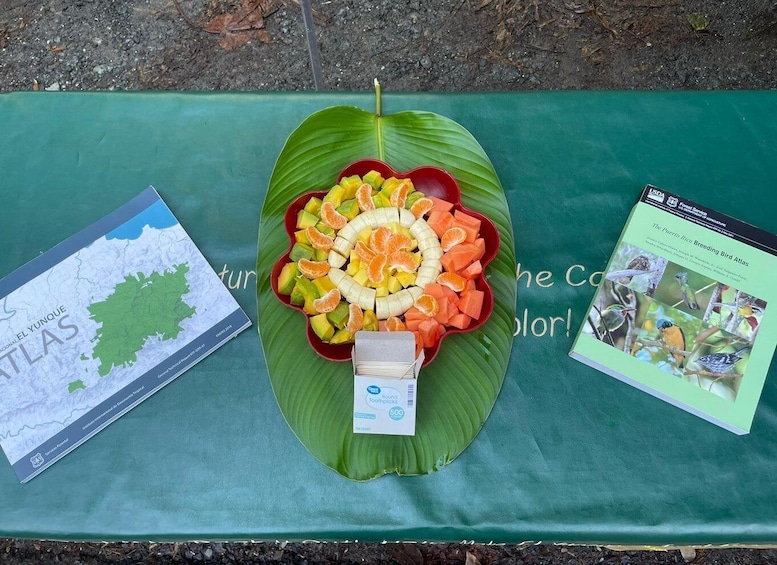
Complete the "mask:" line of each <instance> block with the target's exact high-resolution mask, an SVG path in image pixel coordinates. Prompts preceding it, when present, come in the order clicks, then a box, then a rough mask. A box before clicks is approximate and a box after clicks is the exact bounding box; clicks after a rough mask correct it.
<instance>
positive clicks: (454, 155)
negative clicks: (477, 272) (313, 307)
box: [256, 106, 516, 480]
mask: <svg viewBox="0 0 777 565" xmlns="http://www.w3.org/2000/svg"><path fill="white" fill-rule="evenodd" d="M363 158H376V159H380V160H382V161H385V162H387V163H388V164H389V165H391V166H392V167H393V168H394V169H395V170H397V171H407V170H410V169H412V168H415V167H417V166H421V165H433V166H438V167H441V168H443V169H446V170H447V171H448V172H449V173H451V174H452V175H453V177H454V178H455V179H456V180H457V181H458V183H459V186H460V188H461V194H462V203H463V204H464V205H465V206H467V207H470V208H472V209H475V210H478V211H480V212H482V213H484V214H485V215H487V216H489V217H490V218H491V219H492V220H493V221H494V223H495V224H496V226H497V228H498V229H499V233H500V237H501V245H500V250H499V253H498V254H497V256H496V258H495V259H494V260H493V261H492V262H491V264H490V266H489V268H488V271H487V276H488V277H489V283H490V285H491V288H492V290H493V292H494V299H495V305H494V310H493V313H492V314H491V316H490V318H489V319H488V321H487V322H486V323H485V324H484V325H483V326H481V327H480V328H479V329H477V330H475V331H472V332H468V333H464V334H457V335H451V336H449V337H446V339H445V340H444V342H443V344H442V347H441V350H440V353H439V355H438V356H437V357H436V358H435V359H434V360H433V361H432V362H431V363H430V364H429V365H428V366H426V367H424V369H423V370H422V371H421V374H420V376H419V382H418V408H417V410H418V411H417V418H416V434H415V436H412V437H410V436H390V435H361V434H354V433H353V432H352V426H353V367H352V365H351V364H350V363H343V362H341V363H336V362H332V361H327V360H325V359H323V358H321V357H319V356H318V355H317V354H316V353H315V352H314V351H313V349H312V348H311V347H310V345H309V344H308V342H307V340H306V337H305V331H306V326H305V324H306V320H305V316H304V315H303V314H302V313H301V312H299V311H296V310H292V309H290V308H288V307H287V306H285V305H284V304H282V303H281V302H280V301H279V300H278V299H277V298H276V297H275V295H274V294H273V292H272V289H271V286H270V271H271V269H272V266H273V263H274V262H275V261H276V260H277V259H278V257H280V256H281V255H282V254H283V253H284V252H285V251H286V250H287V248H288V246H289V241H288V237H287V235H286V232H285V231H284V228H283V219H284V213H285V211H286V209H287V207H288V205H289V203H291V201H292V200H294V199H295V198H296V197H297V196H299V195H300V194H303V193H306V192H311V191H314V190H326V189H328V188H330V187H331V186H332V185H333V184H335V182H336V179H337V175H338V174H339V173H340V171H341V170H342V169H343V168H344V167H345V166H346V165H348V164H349V163H351V162H353V161H356V160H358V159H363ZM256 272H257V305H258V328H259V333H260V335H261V339H262V347H263V350H264V356H265V360H266V362H267V371H268V374H269V378H270V382H271V385H272V389H273V392H274V394H275V398H276V400H277V402H278V406H279V407H280V410H281V412H282V413H283V416H284V418H285V419H286V422H287V423H288V425H289V426H290V427H291V429H292V430H293V432H294V433H295V434H296V436H297V437H298V438H299V440H300V441H301V442H302V444H303V445H304V446H305V447H306V448H307V449H308V450H309V451H310V452H311V453H312V454H313V455H314V456H315V457H316V458H317V459H318V460H319V461H320V462H321V463H323V464H324V465H326V466H328V467H330V468H331V469H333V470H335V471H337V472H338V473H340V474H341V475H343V476H345V477H348V478H350V479H353V480H369V479H373V478H376V477H379V476H381V475H383V474H385V473H391V472H396V473H398V474H401V475H403V474H411V475H418V474H426V473H430V472H433V471H436V470H438V469H439V468H441V467H442V466H444V465H446V464H448V463H450V462H451V461H453V459H454V458H456V457H457V456H458V455H459V454H460V453H461V452H462V451H464V449H466V447H467V446H468V445H469V444H470V442H472V440H473V439H474V438H475V436H476V435H477V434H478V432H479V430H480V429H481V427H482V426H483V424H484V423H485V421H486V418H488V415H489V413H490V411H491V408H492V407H493V405H494V402H495V401H496V398H497V396H498V394H499V390H500V388H501V386H502V382H503V380H504V375H505V372H506V369H507V363H508V360H509V357H510V349H511V346H512V330H513V324H514V317H515V293H516V284H515V249H514V242H513V232H512V226H511V223H510V214H509V211H508V207H507V201H506V198H505V194H504V191H503V189H502V187H501V184H500V182H499V179H498V178H497V175H496V172H495V171H494V168H493V166H492V164H491V162H490V161H489V159H488V157H487V156H486V154H485V152H484V151H483V149H482V148H481V146H480V145H479V144H478V143H477V141H476V140H475V139H474V138H473V137H472V135H471V134H470V133H469V132H468V131H467V130H466V129H464V128H463V127H462V126H461V125H459V124H457V123H456V122H454V121H452V120H450V119H448V118H445V117H442V116H440V115H437V114H434V113H430V112H411V111H408V112H401V113H397V114H392V115H385V116H381V115H380V114H379V112H376V113H370V112H367V111H364V110H362V109H359V108H355V107H349V106H336V107H331V108H327V109H324V110H322V111H319V112H317V113H314V114H312V115H311V116H309V117H308V118H307V119H306V120H305V121H304V122H303V123H302V124H301V125H300V126H299V127H298V128H297V129H296V130H295V131H294V132H293V133H292V134H291V135H290V136H289V138H288V140H287V141H286V144H285V146H284V147H283V150H282V151H281V154H280V155H279V157H278V159H277V162H276V164H275V168H274V170H273V173H272V176H271V178H270V185H269V188H268V191H267V196H266V199H265V202H264V206H263V208H262V213H261V221H260V227H259V252H258V257H257V269H256Z"/></svg>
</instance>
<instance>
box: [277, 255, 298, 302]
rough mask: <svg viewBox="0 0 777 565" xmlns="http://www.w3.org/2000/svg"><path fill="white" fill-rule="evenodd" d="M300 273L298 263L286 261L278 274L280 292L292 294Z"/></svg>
mask: <svg viewBox="0 0 777 565" xmlns="http://www.w3.org/2000/svg"><path fill="white" fill-rule="evenodd" d="M298 275H299V268H298V267H297V263H295V262H291V263H286V264H285V265H284V266H283V268H282V269H281V272H280V274H279V275H278V292H280V293H281V294H286V295H289V294H291V291H292V290H294V286H295V285H296V284H297V276H298Z"/></svg>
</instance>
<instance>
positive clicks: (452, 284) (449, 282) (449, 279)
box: [437, 272, 467, 292]
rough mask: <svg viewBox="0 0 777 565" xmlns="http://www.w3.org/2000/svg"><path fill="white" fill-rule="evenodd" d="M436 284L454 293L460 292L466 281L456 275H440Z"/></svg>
mask: <svg viewBox="0 0 777 565" xmlns="http://www.w3.org/2000/svg"><path fill="white" fill-rule="evenodd" d="M437 282H438V283H440V284H444V285H445V286H447V287H448V288H449V289H451V290H452V291H454V292H461V291H462V290H464V286H465V285H466V284H467V279H465V278H464V277H462V276H461V275H459V274H458V273H447V272H446V273H440V274H439V275H437Z"/></svg>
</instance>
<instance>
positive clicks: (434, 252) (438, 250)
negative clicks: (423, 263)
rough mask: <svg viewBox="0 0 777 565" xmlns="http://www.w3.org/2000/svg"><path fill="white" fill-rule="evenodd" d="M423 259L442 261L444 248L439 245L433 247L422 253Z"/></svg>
mask: <svg viewBox="0 0 777 565" xmlns="http://www.w3.org/2000/svg"><path fill="white" fill-rule="evenodd" d="M421 255H422V256H423V258H424V259H425V260H426V259H440V258H441V257H442V247H440V246H439V245H437V246H431V247H427V248H426V249H424V251H423V252H422V253H421Z"/></svg>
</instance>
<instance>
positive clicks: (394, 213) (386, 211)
mask: <svg viewBox="0 0 777 565" xmlns="http://www.w3.org/2000/svg"><path fill="white" fill-rule="evenodd" d="M380 210H383V215H384V217H385V218H386V221H385V223H387V224H390V223H397V222H399V208H395V207H394V206H387V207H386V208H380Z"/></svg>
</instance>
